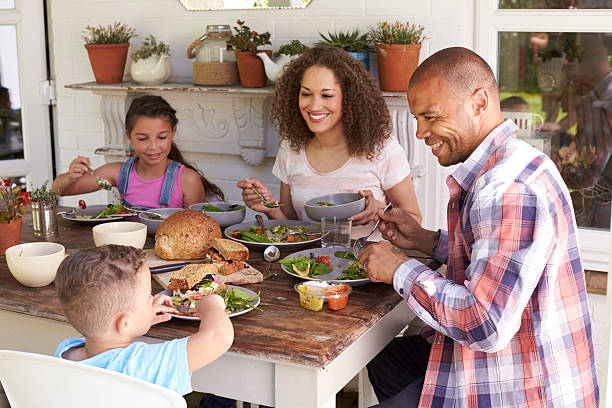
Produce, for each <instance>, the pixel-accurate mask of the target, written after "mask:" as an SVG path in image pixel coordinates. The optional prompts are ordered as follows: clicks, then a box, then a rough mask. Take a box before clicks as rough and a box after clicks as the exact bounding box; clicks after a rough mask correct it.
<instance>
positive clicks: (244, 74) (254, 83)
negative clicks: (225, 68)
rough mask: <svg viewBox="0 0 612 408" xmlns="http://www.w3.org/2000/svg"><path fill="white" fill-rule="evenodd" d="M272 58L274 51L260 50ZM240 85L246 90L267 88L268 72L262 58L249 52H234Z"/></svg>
mask: <svg viewBox="0 0 612 408" xmlns="http://www.w3.org/2000/svg"><path fill="white" fill-rule="evenodd" d="M257 52H265V53H266V54H268V56H269V57H270V58H271V57H272V50H258V51H257ZM234 54H235V55H236V64H237V65H238V75H239V76H240V84H241V85H242V86H243V87H244V88H263V87H265V86H266V80H267V77H266V71H265V69H264V64H263V61H262V60H261V58H259V57H258V56H257V55H253V54H251V53H250V52H248V51H234Z"/></svg>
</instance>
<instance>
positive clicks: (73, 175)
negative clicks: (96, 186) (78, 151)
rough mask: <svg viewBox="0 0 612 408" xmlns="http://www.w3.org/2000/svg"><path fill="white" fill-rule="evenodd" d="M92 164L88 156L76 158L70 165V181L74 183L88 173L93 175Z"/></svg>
mask: <svg viewBox="0 0 612 408" xmlns="http://www.w3.org/2000/svg"><path fill="white" fill-rule="evenodd" d="M90 166H91V161H90V160H89V158H88V157H84V156H79V157H77V158H76V159H74V160H73V161H72V162H71V163H70V166H69V167H68V177H69V178H70V182H72V183H74V182H75V181H77V180H78V179H79V178H81V177H83V176H84V175H86V174H89V175H92V176H93V171H91V168H90Z"/></svg>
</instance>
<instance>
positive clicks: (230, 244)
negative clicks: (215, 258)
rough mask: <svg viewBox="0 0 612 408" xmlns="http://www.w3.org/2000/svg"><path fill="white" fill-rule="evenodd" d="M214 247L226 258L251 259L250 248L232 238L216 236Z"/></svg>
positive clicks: (236, 259)
mask: <svg viewBox="0 0 612 408" xmlns="http://www.w3.org/2000/svg"><path fill="white" fill-rule="evenodd" d="M212 247H213V248H215V249H216V250H217V251H219V253H220V254H221V255H222V256H223V257H224V258H225V259H231V260H232V261H246V260H247V259H249V248H247V247H246V246H244V245H242V244H241V243H240V242H236V241H232V240H231V239H223V238H215V239H213V244H212Z"/></svg>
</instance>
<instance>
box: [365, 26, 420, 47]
mask: <svg viewBox="0 0 612 408" xmlns="http://www.w3.org/2000/svg"><path fill="white" fill-rule="evenodd" d="M423 30H425V28H424V27H423V26H420V25H419V26H417V25H415V24H414V23H413V24H409V23H408V22H406V23H400V22H399V21H396V22H395V23H393V24H389V23H388V22H386V21H382V22H378V24H377V25H376V27H370V32H369V33H368V37H369V38H370V39H371V40H372V41H374V42H375V43H379V44H408V45H416V44H421V43H422V42H423V40H425V39H426V38H427V37H425V36H424V35H423Z"/></svg>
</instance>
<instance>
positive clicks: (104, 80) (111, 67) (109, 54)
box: [85, 43, 130, 84]
mask: <svg viewBox="0 0 612 408" xmlns="http://www.w3.org/2000/svg"><path fill="white" fill-rule="evenodd" d="M129 46H130V43H124V44H85V48H86V49H87V54H88V55H89V62H90V63H91V69H92V70H93V73H94V76H95V77H96V82H97V83H99V84H116V83H119V82H122V81H123V71H124V70H125V61H126V59H127V52H128V47H129Z"/></svg>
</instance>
